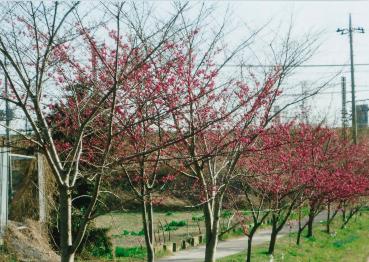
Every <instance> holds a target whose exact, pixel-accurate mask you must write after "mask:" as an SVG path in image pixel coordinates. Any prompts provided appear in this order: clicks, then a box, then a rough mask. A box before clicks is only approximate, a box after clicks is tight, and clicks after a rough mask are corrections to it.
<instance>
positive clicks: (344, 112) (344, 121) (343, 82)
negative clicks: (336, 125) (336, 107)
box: [341, 76, 347, 140]
mask: <svg viewBox="0 0 369 262" xmlns="http://www.w3.org/2000/svg"><path fill="white" fill-rule="evenodd" d="M341 86H342V138H343V139H344V140H346V138H347V137H346V128H347V110H346V77H344V76H343V77H342V78H341Z"/></svg>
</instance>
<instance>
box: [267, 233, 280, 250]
mask: <svg viewBox="0 0 369 262" xmlns="http://www.w3.org/2000/svg"><path fill="white" fill-rule="evenodd" d="M277 235H278V234H277V231H276V230H275V229H272V234H271V235H270V242H269V249H268V254H269V255H272V254H273V253H274V248H275V244H276V242H277Z"/></svg>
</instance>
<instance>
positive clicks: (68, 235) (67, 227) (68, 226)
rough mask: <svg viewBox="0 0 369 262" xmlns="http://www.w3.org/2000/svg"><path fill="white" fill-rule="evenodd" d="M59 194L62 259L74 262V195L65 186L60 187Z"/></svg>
mask: <svg viewBox="0 0 369 262" xmlns="http://www.w3.org/2000/svg"><path fill="white" fill-rule="evenodd" d="M59 192H60V195H59V214H60V217H59V231H60V258H61V261H62V262H73V261H74V255H75V252H72V195H71V192H70V190H69V189H68V188H67V187H65V186H60V187H59Z"/></svg>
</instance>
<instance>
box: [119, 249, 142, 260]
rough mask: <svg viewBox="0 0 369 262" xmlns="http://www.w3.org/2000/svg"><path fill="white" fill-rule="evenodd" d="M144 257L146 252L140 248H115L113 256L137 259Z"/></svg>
mask: <svg viewBox="0 0 369 262" xmlns="http://www.w3.org/2000/svg"><path fill="white" fill-rule="evenodd" d="M145 255H146V250H145V249H143V248H142V247H127V248H124V247H116V248H115V256H116V257H138V258H144V257H145Z"/></svg>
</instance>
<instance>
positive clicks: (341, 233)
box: [218, 214, 369, 262]
mask: <svg viewBox="0 0 369 262" xmlns="http://www.w3.org/2000/svg"><path fill="white" fill-rule="evenodd" d="M340 222H341V219H340V218H339V217H337V218H336V220H335V221H334V224H333V227H332V232H333V231H335V230H336V234H335V235H334V234H331V235H328V234H327V233H325V232H324V230H325V227H324V224H320V223H319V224H316V225H315V227H314V230H315V231H314V237H312V238H304V237H303V238H302V239H301V240H302V241H301V244H300V246H296V244H295V241H296V234H295V233H293V234H290V235H289V236H286V237H283V238H280V239H278V240H277V244H276V250H275V254H274V261H275V262H277V261H286V262H305V261H306V262H331V261H332V262H333V261H334V262H336V261H341V262H360V261H363V262H365V261H366V259H367V258H368V257H369V215H368V214H365V215H364V214H363V215H362V216H358V217H356V218H353V219H352V221H350V223H349V224H348V226H347V228H345V229H342V230H340V229H338V228H339V225H340ZM245 245H246V243H245ZM267 247H268V243H265V244H262V245H259V246H254V247H253V252H252V253H253V255H252V261H255V262H262V261H263V262H264V261H269V260H270V256H269V255H267V254H266V251H267ZM218 261H219V262H238V261H245V252H243V253H240V254H236V255H233V256H229V257H226V258H223V259H220V260H218Z"/></svg>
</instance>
